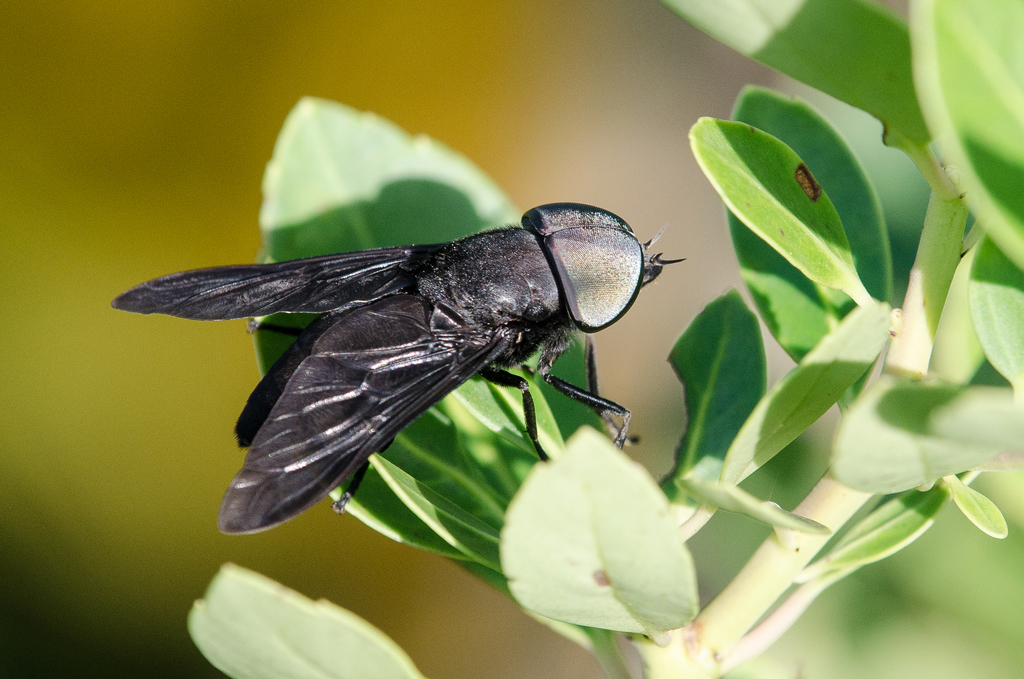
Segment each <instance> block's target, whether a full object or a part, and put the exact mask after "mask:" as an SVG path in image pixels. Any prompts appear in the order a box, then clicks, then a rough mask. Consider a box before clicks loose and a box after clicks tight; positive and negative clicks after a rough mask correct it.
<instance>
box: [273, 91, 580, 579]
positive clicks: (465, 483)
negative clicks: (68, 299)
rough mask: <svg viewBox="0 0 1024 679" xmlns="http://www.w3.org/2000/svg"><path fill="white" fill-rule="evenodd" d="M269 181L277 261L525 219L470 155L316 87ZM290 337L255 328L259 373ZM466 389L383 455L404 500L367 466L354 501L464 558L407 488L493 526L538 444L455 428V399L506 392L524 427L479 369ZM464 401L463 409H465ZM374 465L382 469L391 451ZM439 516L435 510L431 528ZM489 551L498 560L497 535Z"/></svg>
mask: <svg viewBox="0 0 1024 679" xmlns="http://www.w3.org/2000/svg"><path fill="white" fill-rule="evenodd" d="M263 191H264V203H263V207H262V209H261V212H260V226H261V233H262V239H263V252H262V258H263V259H264V260H270V261H281V260H287V259H294V258H298V257H310V256H314V255H320V254H325V253H333V252H343V251H348V250H358V249H365V248H371V247H381V246H386V245H396V244H407V243H425V242H442V241H448V240H453V239H455V238H459V237H462V236H466V235H469V234H472V233H475V232H478V231H480V230H481V229H484V228H490V227H494V226H498V225H501V224H505V223H510V222H516V221H518V211H517V210H516V209H515V208H514V207H513V206H512V204H511V202H510V201H509V200H508V198H507V197H506V196H505V195H504V194H503V193H502V192H501V191H500V190H499V189H498V188H497V187H496V186H495V185H494V184H493V182H491V181H490V179H488V178H487V177H486V176H485V175H484V174H483V173H482V172H480V171H479V170H478V169H477V168H475V167H474V166H473V165H472V164H471V163H469V162H468V161H467V160H466V159H465V158H463V157H462V156H460V155H458V154H456V153H453V152H452V151H450V150H448V149H446V148H445V147H444V146H442V145H441V144H438V143H437V142H435V141H432V140H430V139H428V138H426V137H422V136H421V137H412V136H410V135H409V134H407V133H406V132H404V131H402V130H401V129H399V128H398V127H396V126H395V125H393V124H392V123H390V122H388V121H386V120H383V119H381V118H379V117H377V116H375V115H373V114H370V113H362V112H359V111H355V110H353V109H350V108H347V107H345V106H342V105H340V104H336V103H333V102H329V101H324V100H319V99H311V98H307V99H303V100H302V101H300V102H299V103H298V105H296V107H295V108H294V109H293V110H292V112H291V113H290V114H289V116H288V118H287V120H286V121H285V124H284V127H283V129H282V131H281V134H280V135H279V137H278V140H277V143H276V145H275V147H274V155H273V158H272V159H271V161H270V163H269V164H268V166H267V172H266V175H265V176H264V182H263ZM313 318H315V315H312V314H277V315H275V316H273V317H270V318H269V319H268V320H269V321H270V322H271V323H273V324H275V325H284V326H291V327H299V328H301V327H305V325H307V324H308V323H309V322H310V321H311V320H312V319H313ZM294 339H295V338H294V336H293V335H289V334H284V333H278V332H274V331H273V330H269V329H261V330H258V331H257V332H256V333H255V337H254V342H255V345H256V353H257V360H258V363H259V365H260V370H261V372H263V373H265V372H266V370H267V369H268V368H269V367H270V366H271V365H272V364H273V362H274V361H275V360H276V359H277V357H278V356H280V355H281V353H282V352H283V351H284V350H285V349H286V348H287V347H288V346H289V345H290V344H291V343H292V342H293V341H294ZM481 387H482V392H483V393H482V394H481V393H479V392H480V391H481ZM466 392H467V393H465V394H459V395H458V396H450V397H449V398H448V399H446V400H445V401H444V402H443V403H442V404H439V406H438V407H437V408H436V409H434V410H432V411H431V412H430V413H428V414H426V415H424V416H423V417H421V418H420V419H418V420H417V421H416V422H414V423H413V424H412V425H410V426H409V427H408V428H406V429H405V430H404V431H403V432H402V433H401V434H400V435H399V436H398V437H397V438H396V441H395V443H394V444H393V445H392V446H391V447H390V448H389V450H388V451H387V452H386V453H384V454H383V455H384V457H386V458H387V461H390V463H391V464H393V465H394V466H396V467H398V468H399V469H400V470H402V471H403V472H405V473H406V474H407V475H408V476H409V477H411V479H413V481H410V482H409V483H407V484H405V485H402V484H401V483H399V482H398V481H397V480H396V479H395V478H394V477H393V476H392V477H389V481H390V482H391V484H392V486H394V487H398V488H402V489H404V491H405V495H404V500H405V502H403V501H402V500H401V499H399V497H397V496H395V494H394V492H393V491H392V488H391V486H389V485H388V484H387V483H385V482H384V479H383V478H382V477H381V476H380V475H379V473H378V472H377V471H376V469H371V471H370V472H369V474H368V475H367V477H366V479H365V480H364V485H363V487H362V489H361V490H360V493H359V497H358V499H357V500H353V501H352V503H351V504H350V505H349V511H350V512H351V513H352V514H353V515H354V516H356V517H357V518H359V519H361V520H363V521H364V522H366V523H367V525H369V526H370V527H372V528H374V529H376V530H379V531H380V532H382V533H383V534H384V535H387V536H388V537H391V538H393V539H396V540H399V541H401V542H404V543H407V544H410V545H414V546H417V547H420V548H423V549H428V550H430V551H435V552H438V553H441V554H445V555H447V556H452V557H454V558H467V554H466V549H462V550H459V549H455V548H454V547H453V546H452V544H451V542H452V537H451V533H452V531H450V530H449V531H448V534H446V535H445V536H438V535H437V534H434V532H433V530H431V528H430V527H428V525H427V524H426V523H424V522H423V521H422V520H421V519H420V518H419V517H418V516H417V515H416V513H415V512H416V511H418V512H420V513H424V514H429V508H427V507H425V506H424V505H423V500H422V498H421V497H419V496H418V495H416V494H415V493H413V492H412V490H411V489H412V488H414V487H419V486H420V485H422V486H425V487H427V488H429V489H430V490H431V491H433V492H435V493H437V494H439V495H442V496H444V498H445V499H446V500H447V501H448V502H450V503H451V505H452V508H450V509H451V511H452V512H454V513H458V512H465V513H466V514H469V515H472V516H473V517H475V519H476V520H479V521H480V522H483V523H484V524H485V525H487V526H489V527H490V529H492V531H493V532H495V533H496V532H497V530H499V529H500V527H501V524H502V520H503V514H504V509H505V507H506V506H507V504H508V502H509V500H510V499H511V497H512V495H513V494H514V493H515V491H516V490H517V489H518V487H519V484H520V483H521V482H522V479H523V478H525V476H526V473H527V471H528V469H529V466H530V465H532V463H533V462H534V461H536V454H535V453H534V452H533V447H532V445H531V444H529V442H528V441H526V445H528V446H529V453H530V454H529V455H526V454H525V453H520V452H518V451H517V450H516V449H515V448H513V447H511V446H505V445H504V444H503V443H500V442H498V441H497V438H498V437H497V436H495V435H494V434H493V433H491V432H487V431H483V432H478V433H477V434H476V435H474V436H471V437H467V436H464V435H463V433H462V432H460V431H458V428H457V427H456V425H455V423H454V422H452V421H451V418H450V417H447V416H446V413H447V409H448V408H453V409H456V410H458V409H459V408H460V406H459V405H458V403H456V401H455V399H456V398H458V399H461V401H462V402H463V403H468V404H469V405H470V407H471V408H477V409H478V410H480V409H483V410H486V409H488V408H492V406H494V404H495V403H498V402H501V403H502V405H501V407H503V408H506V410H508V411H509V412H511V413H512V415H511V416H509V422H510V424H509V426H510V427H515V426H516V422H515V419H516V418H515V408H514V407H509V406H507V404H506V403H505V399H504V396H503V395H499V396H495V395H494V394H493V393H491V392H490V388H489V387H488V386H486V385H483V384H482V383H480V382H479V380H474V381H472V382H471V384H470V385H468V386H467V387H466ZM533 394H534V399H535V401H536V402H537V407H538V413H539V415H540V416H541V419H542V420H543V424H542V431H543V432H544V434H543V435H544V436H547V437H548V438H551V439H552V441H553V442H552V444H551V445H552V447H553V448H554V447H556V443H557V445H558V446H560V444H561V439H560V438H557V437H552V436H551V435H550V430H551V427H553V426H554V422H553V418H552V417H551V415H550V411H549V410H548V408H547V405H546V403H545V402H544V399H543V396H540V395H539V393H538V392H537V391H536V390H534V392H533ZM515 396H516V397H518V396H519V394H518V393H516V394H515ZM492 409H493V408H492ZM520 411H521V406H520ZM463 412H465V408H462V409H461V410H459V413H460V414H461V413H463ZM446 417H447V419H446ZM520 422H521V416H520ZM521 432H522V428H521V425H520V428H519V429H518V430H517V431H516V432H515V436H518V437H519V438H520V439H524V438H525V437H523V435H522V433H521ZM515 436H511V435H510V436H509V437H510V438H515ZM486 449H489V452H490V453H491V454H490V455H489V456H488V455H487V454H486ZM524 458H526V459H524ZM378 466H379V467H381V468H385V467H386V462H384V463H379V464H378ZM339 495H340V493H335V494H334V496H335V497H337V496H339ZM428 504H429V503H428ZM409 505H411V506H409ZM441 525H443V524H442V522H440V520H437V521H436V522H435V526H434V527H435V528H436V527H438V526H441ZM442 537H443V538H444V539H442ZM460 547H465V545H462V544H460ZM481 549H482V548H481ZM476 556H480V555H479V554H477V555H476ZM485 558H486V559H489V561H490V562H491V563H492V565H496V562H497V557H496V551H495V550H494V549H493V545H492V549H491V554H490V556H489V557H485Z"/></svg>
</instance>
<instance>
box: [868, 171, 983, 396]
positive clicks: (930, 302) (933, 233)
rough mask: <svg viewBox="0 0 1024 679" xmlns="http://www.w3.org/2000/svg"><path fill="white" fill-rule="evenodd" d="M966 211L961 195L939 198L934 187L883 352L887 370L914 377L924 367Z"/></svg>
mask: <svg viewBox="0 0 1024 679" xmlns="http://www.w3.org/2000/svg"><path fill="white" fill-rule="evenodd" d="M967 212H968V209H967V204H966V203H965V202H964V201H963V200H962V199H961V198H959V197H957V198H954V199H952V200H943V199H942V198H940V197H939V194H938V193H936V192H934V191H933V192H932V196H931V199H930V200H929V201H928V212H927V214H926V215H925V218H924V227H923V228H922V229H921V242H920V244H919V245H918V246H917V257H916V258H915V259H914V266H913V268H912V269H911V270H910V281H909V283H908V284H907V295H906V297H904V299H903V308H902V310H901V312H900V321H899V323H897V324H896V330H895V334H894V336H893V339H892V343H891V344H890V346H889V353H888V355H887V356H886V361H885V367H886V370H887V371H888V372H896V373H902V374H908V375H915V376H920V375H923V374H924V373H926V372H928V362H929V360H930V359H931V355H932V342H933V341H934V339H935V330H936V328H938V326H939V317H940V316H941V314H942V307H943V305H944V304H945V303H946V295H947V294H948V293H949V286H950V283H952V282H953V274H954V273H955V272H956V266H957V264H959V263H960V244H961V242H962V240H963V233H964V225H965V224H966V223H967Z"/></svg>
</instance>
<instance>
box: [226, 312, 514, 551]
mask: <svg viewBox="0 0 1024 679" xmlns="http://www.w3.org/2000/svg"><path fill="white" fill-rule="evenodd" d="M509 342H510V339H509V338H508V336H507V334H506V333H505V331H503V330H501V329H493V328H492V329H480V328H473V327H469V326H468V325H467V324H466V323H465V322H464V321H463V320H462V319H460V318H459V317H458V316H457V315H455V314H454V313H453V312H451V311H446V310H443V309H441V308H435V307H434V306H433V305H432V304H431V303H430V302H428V301H427V300H425V299H424V298H422V297H419V296H417V295H395V296H393V297H388V298H386V299H383V300H381V301H379V302H376V303H374V304H371V305H368V306H365V307H360V308H357V309H355V310H353V311H351V312H348V313H346V314H344V315H343V316H342V317H341V318H340V319H339V320H338V321H337V322H336V323H335V324H334V325H333V326H331V327H330V328H329V329H327V330H326V331H325V332H324V333H323V334H322V335H321V336H320V338H319V339H318V340H317V341H316V344H315V345H314V347H313V352H312V354H311V355H310V356H309V357H308V358H306V359H305V360H303V361H302V363H301V364H300V365H299V367H298V369H296V371H295V373H294V374H293V375H292V377H291V379H290V380H289V381H288V383H287V385H286V386H285V389H284V393H283V394H282V395H281V397H280V398H279V399H278V400H277V403H276V404H275V405H274V408H273V409H272V410H271V412H270V416H269V417H268V418H267V421H266V423H265V424H264V425H263V427H262V428H261V429H260V430H259V432H258V433H257V435H256V437H255V438H254V439H253V441H252V446H251V447H250V448H249V452H248V453H247V454H246V458H245V464H244V465H243V466H242V470H241V471H240V472H238V474H237V475H236V476H235V478H234V479H233V480H232V481H231V485H230V486H229V487H228V490H227V493H225V495H224V501H223V503H222V504H221V508H220V515H219V517H218V526H219V527H220V529H221V530H222V531H224V532H225V533H247V532H254V531H258V530H263V529H265V528H269V527H271V526H273V525H275V524H278V523H280V522H282V521H285V520H287V519H289V518H291V517H293V516H295V515H296V514H298V513H299V512H302V511H303V510H305V509H307V508H309V507H310V506H312V505H313V504H315V503H316V502H318V501H319V500H321V499H322V498H323V497H324V496H325V495H327V493H329V492H330V491H331V490H332V489H333V488H335V487H336V486H337V485H338V484H340V483H341V482H342V481H344V480H345V479H346V478H348V477H349V476H351V475H352V474H354V473H355V471H356V470H357V469H358V468H359V466H360V465H362V464H363V463H364V462H365V461H366V459H367V458H368V457H369V456H370V455H371V454H372V453H374V452H377V451H379V450H381V449H383V448H385V447H386V446H387V445H388V444H389V443H390V442H391V440H392V439H393V438H394V437H395V436H396V435H397V434H398V433H399V432H400V431H401V430H402V429H404V428H405V427H406V425H408V424H409V423H410V422H412V421H413V420H414V419H415V418H416V417H418V416H419V415H420V414H422V413H423V412H425V411H426V410H427V409H428V408H430V406H432V405H434V404H435V403H437V402H438V401H439V400H440V399H441V398H442V397H443V396H445V395H446V394H447V393H448V392H450V391H452V390H453V389H455V388H456V387H457V386H459V385H460V384H462V383H463V382H465V381H466V380H467V379H469V378H470V377H472V376H473V375H475V374H476V373H478V372H479V371H480V370H482V369H483V368H484V367H486V366H487V365H489V364H490V363H492V362H493V361H494V360H495V358H496V357H497V356H498V355H499V354H500V353H501V352H502V351H504V350H505V349H506V348H507V347H508V345H509Z"/></svg>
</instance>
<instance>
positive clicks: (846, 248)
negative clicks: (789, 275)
mask: <svg viewBox="0 0 1024 679" xmlns="http://www.w3.org/2000/svg"><path fill="white" fill-rule="evenodd" d="M690 146H691V148H692V149H693V155H694V157H695V158H696V159H697V163H698V164H699V165H700V167H701V170H703V171H704V174H705V175H706V176H707V177H708V179H709V180H710V181H711V184H712V185H713V186H714V187H715V190H716V191H718V194H719V196H721V197H722V200H723V201H725V204H726V205H727V206H728V207H729V209H730V210H731V211H732V213H733V214H734V215H736V217H737V218H739V219H740V221H742V222H743V223H744V224H745V225H746V226H747V227H748V228H749V229H750V230H752V231H754V232H755V233H757V235H758V236H760V237H761V238H762V239H764V241H765V242H766V243H768V244H769V245H771V246H772V247H773V248H774V249H775V250H776V251H777V252H778V253H779V254H781V255H782V256H783V257H785V258H786V260H787V261H789V263H790V264H792V265H793V266H795V267H796V268H797V269H799V270H800V271H801V272H803V274H804V275H805V276H807V277H808V278H809V279H811V280H812V281H814V282H815V283H818V284H820V285H824V286H826V287H829V288H835V289H837V290H842V291H843V292H845V293H846V294H847V295H849V296H850V297H852V298H853V299H854V300H855V301H856V302H857V303H858V304H860V305H862V306H863V305H869V304H871V295H870V294H869V293H868V291H867V290H866V289H865V288H864V285H863V284H862V283H861V281H860V278H858V276H857V270H856V267H855V266H854V263H853V256H852V255H851V253H850V244H849V242H848V241H847V238H846V233H845V232H844V231H843V225H842V222H841V221H840V219H839V214H838V213H837V212H836V209H835V207H834V206H833V205H832V201H831V200H830V199H829V197H828V195H827V194H826V193H825V192H824V191H822V189H821V186H820V185H819V184H818V183H817V181H816V180H815V179H814V177H813V176H812V175H811V172H810V170H808V168H807V166H806V165H805V164H804V162H803V161H802V160H801V159H800V157H799V156H797V155H796V153H794V152H793V151H792V149H790V148H789V147H788V146H786V145H785V144H784V143H782V142H781V141H779V140H778V139H776V138H775V137H773V136H771V135H770V134H767V133H765V132H761V131H760V130H758V129H756V128H754V127H751V126H750V125H745V124H743V123H737V122H732V121H725V120H715V119H714V118H701V119H700V120H699V121H697V123H696V124H695V125H694V126H693V127H692V128H690Z"/></svg>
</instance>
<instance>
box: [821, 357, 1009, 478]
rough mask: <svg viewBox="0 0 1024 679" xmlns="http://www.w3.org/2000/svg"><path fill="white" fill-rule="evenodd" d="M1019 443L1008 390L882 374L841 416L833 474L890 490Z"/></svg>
mask: <svg viewBox="0 0 1024 679" xmlns="http://www.w3.org/2000/svg"><path fill="white" fill-rule="evenodd" d="M1022 444H1024V408H1022V407H1020V406H1018V405H1017V404H1014V402H1013V398H1012V395H1011V393H1010V390H1009V389H998V388H995V387H963V386H957V385H951V384H947V383H941V382H922V381H918V380H913V379H909V378H906V379H900V378H896V377H893V376H890V375H884V376H882V378H880V379H879V380H878V381H877V382H875V383H874V384H873V385H872V386H871V388H870V389H868V390H867V391H865V392H864V393H863V394H861V396H860V398H859V399H858V400H857V401H856V402H854V404H853V405H852V406H851V407H850V409H849V410H848V411H847V412H846V414H845V416H844V417H843V421H842V423H841V424H840V427H839V431H838V433H837V434H836V440H835V444H834V447H833V457H832V473H833V474H834V475H835V476H836V478H837V479H839V480H840V481H842V482H843V483H845V484H846V485H848V486H850V487H851V488H856V489H858V490H864V491H869V492H873V493H895V492H900V491H903V490H907V489H910V488H915V487H917V486H921V485H924V484H928V483H932V482H934V481H937V480H939V479H941V478H942V477H944V476H948V475H950V474H957V473H960V472H962V471H966V470H968V469H971V468H972V467H975V466H976V465H980V464H982V463H984V462H986V461H987V460H990V459H991V458H993V457H995V456H996V455H997V454H999V453H1001V452H1003V451H1004V450H1006V449H1007V448H1011V449H1012V448H1018V449H1019V447H1020V446H1021V445H1022Z"/></svg>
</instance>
